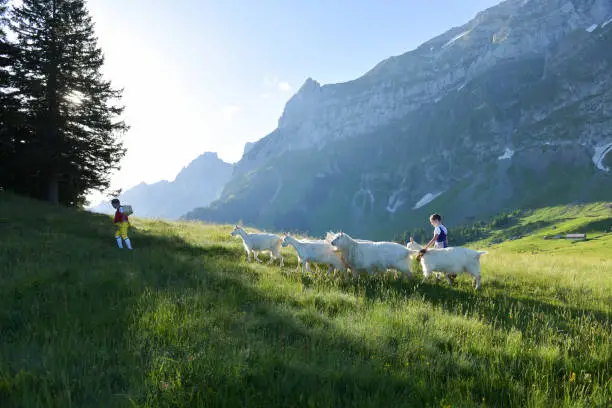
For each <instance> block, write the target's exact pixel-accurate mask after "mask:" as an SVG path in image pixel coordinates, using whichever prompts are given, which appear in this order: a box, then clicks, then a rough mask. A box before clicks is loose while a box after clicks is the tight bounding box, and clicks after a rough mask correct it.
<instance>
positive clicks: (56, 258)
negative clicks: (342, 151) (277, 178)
mask: <svg viewBox="0 0 612 408" xmlns="http://www.w3.org/2000/svg"><path fill="white" fill-rule="evenodd" d="M135 211H136V214H135V215H137V211H138V209H135ZM611 219H612V216H611V210H610V206H609V204H606V203H600V204H592V205H583V206H576V207H572V208H567V207H558V208H546V209H541V210H537V211H532V212H529V213H528V214H525V215H524V216H522V218H521V219H520V220H519V221H518V222H519V224H521V225H523V226H525V225H529V224H533V225H537V226H538V228H539V229H535V230H533V231H531V233H530V235H529V236H527V237H524V238H521V239H517V240H513V241H506V242H503V243H501V244H498V245H492V246H491V245H489V242H488V241H482V242H475V243H471V244H469V245H468V246H469V247H472V248H484V247H485V246H486V250H487V251H488V252H489V253H488V254H487V255H486V257H483V259H482V287H481V289H480V291H475V290H474V289H473V287H472V282H471V279H470V278H469V277H467V276H465V275H461V276H459V277H458V278H457V279H456V282H455V284H454V286H452V287H451V286H449V285H448V284H447V283H446V282H445V281H443V282H439V283H435V282H433V281H427V282H425V283H422V274H421V273H420V272H418V271H416V272H415V278H414V279H413V280H406V279H395V277H394V275H393V274H391V273H390V274H381V275H377V276H373V277H367V276H362V277H360V278H359V279H358V280H355V281H353V280H352V279H343V278H342V277H341V276H340V275H339V274H337V275H327V273H326V269H325V268H322V270H321V271H320V272H319V273H314V272H313V273H312V274H305V275H302V274H301V273H299V271H296V270H295V268H296V262H297V259H296V256H295V251H294V250H293V249H292V248H290V247H288V248H283V250H282V253H283V257H284V258H285V261H286V262H285V266H284V267H283V268H281V267H279V265H278V263H277V264H274V265H266V264H265V263H263V264H258V263H247V262H246V254H245V252H244V249H243V247H242V242H241V241H240V240H239V239H237V238H233V237H231V236H230V233H231V231H232V226H214V225H204V224H198V223H168V222H162V221H153V220H141V219H134V220H133V221H132V223H133V225H134V228H133V229H132V231H131V233H130V237H131V238H132V241H133V243H134V247H135V250H134V251H132V252H130V251H127V250H119V249H118V248H117V247H116V244H115V241H114V238H113V232H114V229H113V225H112V220H111V218H110V217H108V216H102V215H95V214H89V213H86V212H81V211H74V210H70V209H64V208H58V207H53V206H48V205H46V204H43V203H39V202H35V201H30V200H26V199H22V198H17V197H15V196H12V195H9V194H6V193H0V237H1V238H0V279H1V284H0V330H1V336H0V406H1V407H3V408H4V407H196V406H202V407H272V406H283V407H302V406H304V407H305V406H310V407H314V406H317V407H324V406H341V407H348V406H360V407H380V406H389V407H402V406H405V407H475V406H481V407H502V406H503V407H509V406H513V407H583V406H584V407H586V406H588V407H606V406H611V404H612V311H611V309H612V234H611V233H610V228H611V227H612V225H610V221H611ZM542 220H545V222H540V221H542ZM575 231H578V232H586V233H587V237H588V240H587V241H584V242H573V241H567V240H544V239H543V236H544V235H550V234H553V232H554V233H556V232H575ZM503 233H504V231H493V232H492V235H491V236H492V237H494V236H495V234H498V235H499V234H503ZM450 237H451V240H452V228H451V229H450ZM359 238H365V239H367V237H359ZM262 259H263V260H267V257H264V256H263V255H262ZM413 266H414V265H413Z"/></svg>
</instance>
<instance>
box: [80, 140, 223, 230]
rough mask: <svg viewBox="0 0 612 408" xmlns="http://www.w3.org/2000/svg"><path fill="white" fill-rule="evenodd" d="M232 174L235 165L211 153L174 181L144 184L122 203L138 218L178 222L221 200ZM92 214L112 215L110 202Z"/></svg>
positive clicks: (123, 194) (123, 199) (122, 200)
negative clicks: (187, 213)
mask: <svg viewBox="0 0 612 408" xmlns="http://www.w3.org/2000/svg"><path fill="white" fill-rule="evenodd" d="M231 175H232V165H231V164H229V163H226V162H224V161H223V160H221V159H219V157H218V156H217V154H216V153H211V152H207V153H204V154H202V155H201V156H199V157H198V158H196V159H195V160H193V161H192V162H191V163H189V165H188V166H186V167H185V168H183V169H182V170H181V172H180V173H179V174H178V175H177V176H176V178H175V179H174V181H166V180H163V181H159V182H157V183H153V184H146V183H141V184H138V185H137V186H135V187H133V188H131V189H129V190H126V191H125V192H123V193H122V194H121V195H120V197H119V198H120V200H121V202H123V203H125V204H130V205H132V207H133V209H134V215H136V216H138V217H145V218H164V219H170V220H173V219H178V218H179V217H180V216H182V215H183V214H185V213H186V212H188V211H190V210H192V209H193V208H196V207H201V206H206V205H208V204H210V203H211V202H212V201H213V200H215V199H217V198H219V196H220V194H221V192H222V190H223V187H224V186H225V184H226V183H227V182H228V180H229V179H230V177H231ZM91 211H94V212H99V213H104V214H111V213H113V212H114V210H113V208H112V207H111V206H110V204H109V203H108V202H101V203H99V204H98V205H96V206H95V207H93V208H91Z"/></svg>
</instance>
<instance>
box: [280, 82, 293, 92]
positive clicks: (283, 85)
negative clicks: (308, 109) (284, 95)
mask: <svg viewBox="0 0 612 408" xmlns="http://www.w3.org/2000/svg"><path fill="white" fill-rule="evenodd" d="M278 90H279V91H283V92H289V91H291V85H289V82H287V81H281V82H279V83H278Z"/></svg>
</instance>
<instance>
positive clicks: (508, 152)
mask: <svg viewBox="0 0 612 408" xmlns="http://www.w3.org/2000/svg"><path fill="white" fill-rule="evenodd" d="M512 156H514V150H512V149H510V148H508V147H506V150H504V154H502V155H501V156H499V157H498V158H497V160H507V159H511V158H512Z"/></svg>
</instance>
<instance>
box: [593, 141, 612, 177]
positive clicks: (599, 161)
mask: <svg viewBox="0 0 612 408" xmlns="http://www.w3.org/2000/svg"><path fill="white" fill-rule="evenodd" d="M610 152H612V143H608V144H605V145H603V146H596V147H595V154H593V163H594V164H595V167H597V168H598V169H599V170H601V171H605V172H606V173H607V172H609V171H610V168H609V167H606V166H604V165H603V161H604V159H605V158H606V156H607V155H608V153H610Z"/></svg>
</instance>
